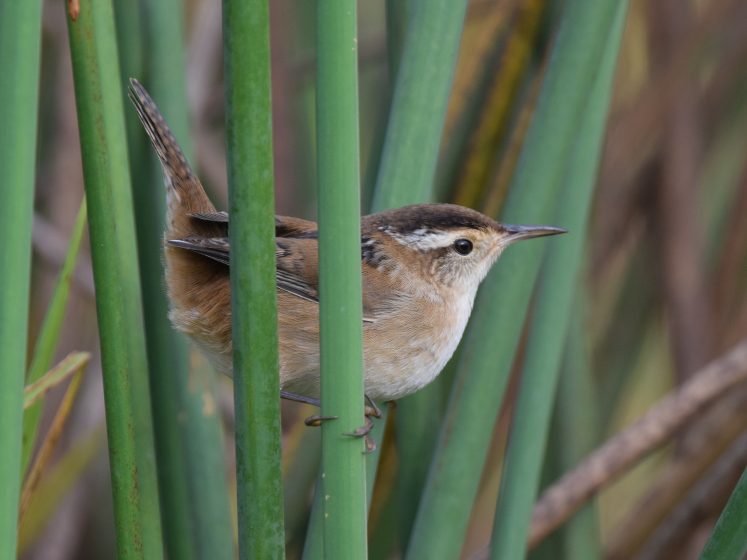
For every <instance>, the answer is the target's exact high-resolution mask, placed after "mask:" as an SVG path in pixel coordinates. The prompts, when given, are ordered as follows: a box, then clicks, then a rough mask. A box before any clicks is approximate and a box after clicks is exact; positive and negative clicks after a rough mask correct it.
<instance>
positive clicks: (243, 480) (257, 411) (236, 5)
mask: <svg viewBox="0 0 747 560" xmlns="http://www.w3.org/2000/svg"><path fill="white" fill-rule="evenodd" d="M223 37H224V63H225V71H226V121H227V133H228V186H229V202H230V213H231V228H230V232H229V233H230V237H231V246H232V250H231V291H232V318H233V364H234V369H233V372H234V405H235V410H236V479H237V492H238V496H237V498H238V514H239V554H240V557H241V558H261V559H263V560H264V559H265V558H267V559H270V558H276V559H280V558H283V556H284V547H285V542H284V540H285V539H284V534H283V490H282V481H281V470H280V402H279V399H280V383H279V377H278V342H277V341H278V339H277V308H276V307H277V306H276V292H275V220H274V192H273V168H272V165H273V163H272V162H273V159H272V112H271V95H270V21H269V6H268V2H267V0H251V1H242V0H224V2H223Z"/></svg>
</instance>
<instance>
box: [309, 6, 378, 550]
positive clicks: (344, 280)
mask: <svg viewBox="0 0 747 560" xmlns="http://www.w3.org/2000/svg"><path fill="white" fill-rule="evenodd" d="M356 25H357V22H356V6H355V3H352V2H349V1H346V0H320V1H319V3H318V5H317V111H316V114H317V178H318V181H317V184H318V192H319V302H320V305H319V322H320V367H321V390H322V414H323V415H324V416H334V417H336V418H335V419H334V420H329V421H326V422H325V423H324V424H323V425H322V475H321V478H322V483H321V491H322V492H323V496H324V497H323V499H322V500H321V502H322V503H323V508H324V517H323V523H322V526H323V529H322V530H323V534H324V557H325V558H365V557H366V478H365V477H366V470H365V456H364V454H363V451H364V445H363V439H362V438H356V437H353V436H350V435H347V434H349V433H351V432H353V431H355V430H356V429H357V428H358V427H360V426H361V425H362V424H363V421H364V416H363V349H362V342H361V337H362V330H363V327H362V305H361V302H362V295H361V264H360V262H361V261H360V258H361V256H360V186H359V185H360V180H359V165H360V164H359V161H360V154H359V146H358V141H359V139H358V37H357V28H356Z"/></svg>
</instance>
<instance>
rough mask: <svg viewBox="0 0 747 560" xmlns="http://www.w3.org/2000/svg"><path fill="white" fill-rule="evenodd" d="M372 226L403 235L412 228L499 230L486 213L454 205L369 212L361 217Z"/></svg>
mask: <svg viewBox="0 0 747 560" xmlns="http://www.w3.org/2000/svg"><path fill="white" fill-rule="evenodd" d="M364 221H365V222H367V223H366V225H368V226H369V227H372V228H376V229H380V230H384V229H386V230H387V231H394V232H396V233H399V234H402V235H407V234H408V233H412V232H414V231H416V230H420V229H426V230H440V231H448V230H450V229H456V228H470V229H480V230H491V229H499V228H500V224H498V222H496V221H495V220H492V219H490V218H488V217H487V216H485V215H483V214H481V213H480V212H477V211H476V210H472V209H470V208H465V207H463V206H457V205H456V204H413V205H412V206H405V207H403V208H397V209H394V210H386V211H384V212H379V213H377V214H371V215H369V216H366V217H365V218H364Z"/></svg>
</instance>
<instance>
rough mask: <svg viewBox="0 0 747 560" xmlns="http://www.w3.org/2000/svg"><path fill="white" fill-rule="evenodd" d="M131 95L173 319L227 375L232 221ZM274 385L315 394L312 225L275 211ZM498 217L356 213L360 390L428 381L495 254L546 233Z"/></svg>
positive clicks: (147, 108) (153, 115)
mask: <svg viewBox="0 0 747 560" xmlns="http://www.w3.org/2000/svg"><path fill="white" fill-rule="evenodd" d="M130 98H131V99H132V101H133V103H134V104H135V108H136V109H137V112H138V115H139V116H140V120H141V121H142V122H143V125H144V127H145V130H146V132H147V133H148V136H149V137H150V139H151V141H152V143H153V146H154V148H155V150H156V153H157V154H158V157H159V159H160V161H161V165H162V167H163V171H164V177H165V183H166V191H167V194H166V196H167V201H168V204H167V208H168V209H167V229H166V232H165V242H166V243H165V265H166V284H167V288H168V296H169V300H170V304H171V310H170V314H169V316H170V319H171V321H172V323H173V324H174V326H175V327H176V328H177V329H179V330H180V331H182V332H185V333H186V334H187V335H189V336H190V337H191V338H192V339H193V340H194V341H195V342H196V343H197V344H198V345H199V347H200V348H201V349H202V350H203V351H204V352H205V353H206V354H207V355H208V357H209V358H210V359H211V361H212V362H213V364H214V365H215V366H216V367H217V368H218V369H219V370H220V371H223V372H225V373H228V374H230V373H231V298H230V286H229V273H228V267H229V266H230V247H229V242H228V224H229V218H228V215H227V214H226V213H225V212H217V211H216V209H215V207H214V206H213V205H212V203H211V202H210V200H209V199H208V197H207V195H206V194H205V190H204V189H203V187H202V184H201V183H200V180H199V179H198V178H197V176H196V175H195V174H194V173H193V172H192V170H191V169H190V167H189V165H188V163H187V161H186V159H185V157H184V155H183V153H182V151H181V149H180V148H179V146H178V144H177V143H176V140H175V139H174V137H173V135H172V134H171V131H170V130H169V128H168V126H167V124H166V122H165V121H164V119H163V117H162V116H161V114H160V112H159V111H158V108H157V107H156V105H155V103H154V102H153V100H152V99H151V98H150V96H149V95H148V93H147V92H146V91H145V89H144V88H143V87H142V86H141V85H140V84H139V83H138V82H137V81H136V80H131V83H130ZM275 231H276V236H277V237H276V251H275V255H276V258H277V286H278V292H277V295H278V335H279V340H280V348H279V351H280V384H281V387H282V388H283V389H284V390H286V391H289V392H292V393H295V394H299V395H304V396H308V397H317V396H318V394H319V325H318V321H319V315H318V284H319V278H318V270H317V264H318V254H317V241H318V240H317V226H316V223H314V222H311V221H308V220H302V219H299V218H290V217H285V216H277V217H276V221H275ZM563 231H564V230H561V229H559V228H551V227H545V226H537V227H534V226H509V225H505V224H500V223H498V222H496V221H495V220H492V219H490V218H488V217H487V216H484V215H482V214H480V213H479V212H476V211H474V210H470V209H468V208H463V207H461V206H455V205H451V204H420V205H413V206H407V207H404V208H399V209H395V210H387V211H385V212H380V213H377V214H371V215H369V216H364V217H363V218H362V220H361V266H362V267H363V270H362V272H363V316H364V324H363V346H364V361H365V387H366V394H367V395H368V396H369V397H371V398H373V399H380V400H394V399H398V398H400V397H403V396H405V395H407V394H410V393H412V392H414V391H416V390H418V389H419V388H421V387H423V386H424V385H426V384H427V383H429V382H430V381H432V380H433V379H434V378H435V376H436V375H438V373H439V372H440V371H441V369H442V368H443V366H444V365H445V364H446V361H447V360H448V359H449V358H450V357H451V355H452V353H453V352H454V350H455V348H456V346H457V344H458V342H459V340H460V338H461V336H462V333H463V331H464V327H465V326H466V323H467V319H468V318H469V315H470V312H471V309H472V303H473V301H474V297H475V293H476V291H477V287H478V285H479V283H480V282H481V281H482V279H483V278H484V277H485V275H486V274H487V272H488V270H489V269H490V267H491V266H492V264H493V263H494V262H495V260H496V259H497V258H498V256H499V255H500V253H501V251H502V250H503V249H504V248H505V247H506V246H508V245H509V244H511V243H512V242H514V241H516V240H519V239H526V238H529V237H538V236H542V235H554V234H557V233H562V232H563Z"/></svg>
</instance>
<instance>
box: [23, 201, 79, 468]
mask: <svg viewBox="0 0 747 560" xmlns="http://www.w3.org/2000/svg"><path fill="white" fill-rule="evenodd" d="M85 228H86V199H85V198H84V199H83V201H82V202H81V204H80V209H79V210H78V216H77V218H76V219H75V225H74V226H73V231H72V233H71V234H70V243H69V245H68V249H67V253H66V254H65V262H64V263H63V264H62V269H61V270H60V275H59V276H58V277H57V282H56V284H55V287H54V291H53V292H52V298H51V299H50V300H49V307H48V308H47V313H46V315H45V316H44V323H42V327H41V330H40V331H39V336H38V337H37V339H36V343H35V344H34V356H33V358H32V359H31V365H30V366H29V372H28V375H27V376H26V384H29V383H33V382H34V381H36V380H37V379H39V378H40V377H41V376H42V375H44V374H45V373H46V372H47V370H49V368H50V367H52V360H53V359H54V353H55V350H56V349H57V341H58V340H59V338H60V332H61V331H62V325H63V320H64V319H65V309H66V308H67V299H68V296H69V295H70V281H71V279H72V276H73V272H74V270H75V262H76V261H77V259H78V250H79V249H80V242H81V240H82V239H83V232H84V231H85ZM41 412H42V403H37V404H34V405H33V406H31V407H29V408H27V409H26V411H25V412H24V413H23V453H22V455H21V472H23V473H25V472H26V471H27V470H28V465H29V460H30V459H31V452H32V451H33V450H34V443H35V442H36V434H37V430H38V429H39V420H40V418H41Z"/></svg>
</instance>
